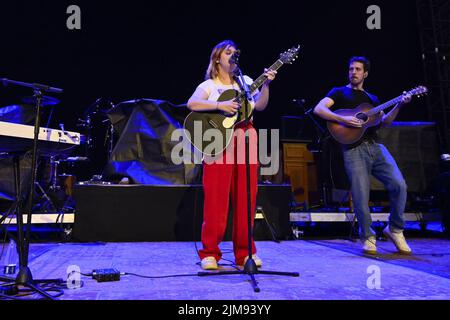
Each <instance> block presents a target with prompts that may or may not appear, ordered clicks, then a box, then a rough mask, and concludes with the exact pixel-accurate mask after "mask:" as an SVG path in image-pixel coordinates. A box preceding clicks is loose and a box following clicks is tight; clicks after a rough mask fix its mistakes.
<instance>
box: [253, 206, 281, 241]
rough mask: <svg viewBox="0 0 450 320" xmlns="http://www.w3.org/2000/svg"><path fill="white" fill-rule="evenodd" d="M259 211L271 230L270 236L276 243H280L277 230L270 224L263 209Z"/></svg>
mask: <svg viewBox="0 0 450 320" xmlns="http://www.w3.org/2000/svg"><path fill="white" fill-rule="evenodd" d="M258 209H259V210H258ZM258 209H257V211H258V212H259V213H261V214H262V216H263V218H264V221H265V222H266V225H267V227H268V228H269V231H270V234H271V235H272V240H273V241H275V242H276V243H280V240H278V235H277V232H276V231H275V228H274V227H273V225H272V224H271V223H270V221H269V219H267V216H266V214H265V213H264V211H263V210H262V209H261V208H258Z"/></svg>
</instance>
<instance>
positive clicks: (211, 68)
mask: <svg viewBox="0 0 450 320" xmlns="http://www.w3.org/2000/svg"><path fill="white" fill-rule="evenodd" d="M229 47H233V48H235V49H237V46H236V44H235V43H234V42H233V41H231V40H224V41H222V42H220V43H219V44H217V45H216V46H215V47H214V48H213V50H212V52H211V57H210V59H209V65H208V69H207V70H206V74H205V80H208V79H215V78H217V76H218V75H219V64H218V63H217V60H220V55H221V54H222V52H223V51H224V50H226V49H228V48H229Z"/></svg>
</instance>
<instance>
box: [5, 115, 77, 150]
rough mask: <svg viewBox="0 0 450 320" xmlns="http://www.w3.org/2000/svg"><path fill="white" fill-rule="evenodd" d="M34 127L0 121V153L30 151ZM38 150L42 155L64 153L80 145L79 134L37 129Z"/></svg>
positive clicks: (42, 128)
mask: <svg viewBox="0 0 450 320" xmlns="http://www.w3.org/2000/svg"><path fill="white" fill-rule="evenodd" d="M33 139H34V126H29V125H24V124H18V123H12V122H4V121H0V152H19V151H27V150H30V149H32V147H33ZM38 139H39V143H38V150H39V151H40V152H44V153H56V154H58V153H60V152H62V153H64V152H66V151H68V150H70V149H72V148H73V147H75V146H78V145H80V142H81V134H80V133H78V132H72V131H65V130H64V131H63V130H59V129H51V128H44V127H40V128H39V135H38Z"/></svg>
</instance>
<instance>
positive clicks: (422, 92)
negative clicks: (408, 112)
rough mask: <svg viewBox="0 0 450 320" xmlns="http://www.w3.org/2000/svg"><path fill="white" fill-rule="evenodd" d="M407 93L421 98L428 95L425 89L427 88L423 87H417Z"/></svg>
mask: <svg viewBox="0 0 450 320" xmlns="http://www.w3.org/2000/svg"><path fill="white" fill-rule="evenodd" d="M408 93H409V94H410V95H412V96H418V97H422V96H424V95H426V94H427V93H428V89H427V87H424V86H418V87H416V88H414V89H412V90H410V91H408Z"/></svg>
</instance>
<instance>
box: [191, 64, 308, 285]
mask: <svg viewBox="0 0 450 320" xmlns="http://www.w3.org/2000/svg"><path fill="white" fill-rule="evenodd" d="M234 63H235V64H236V69H235V74H234V79H235V80H236V82H237V83H238V85H239V87H240V89H241V92H242V93H243V94H244V101H243V102H244V103H243V105H244V114H245V117H246V118H245V120H244V123H246V124H248V123H249V122H250V119H249V112H248V108H249V104H250V101H252V100H253V99H252V96H251V92H250V89H249V87H248V85H247V83H246V82H245V80H244V76H243V74H242V71H241V69H240V68H239V63H238V60H237V58H236V59H235V60H234ZM249 139H250V137H249V134H248V132H246V133H245V169H246V176H247V225H248V230H247V235H248V259H247V261H246V263H245V265H244V269H243V270H236V271H216V272H198V273H197V275H198V276H217V275H229V274H246V275H249V276H250V279H251V284H252V286H253V290H254V291H255V292H260V291H261V289H260V288H259V287H258V284H257V282H256V279H255V275H256V274H272V275H281V276H291V277H298V276H299V274H298V272H280V271H267V270H258V268H257V267H256V263H255V260H254V259H253V256H252V255H253V254H252V233H253V232H252V212H251V195H250V154H249V151H250V146H249V145H250V142H249Z"/></svg>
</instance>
